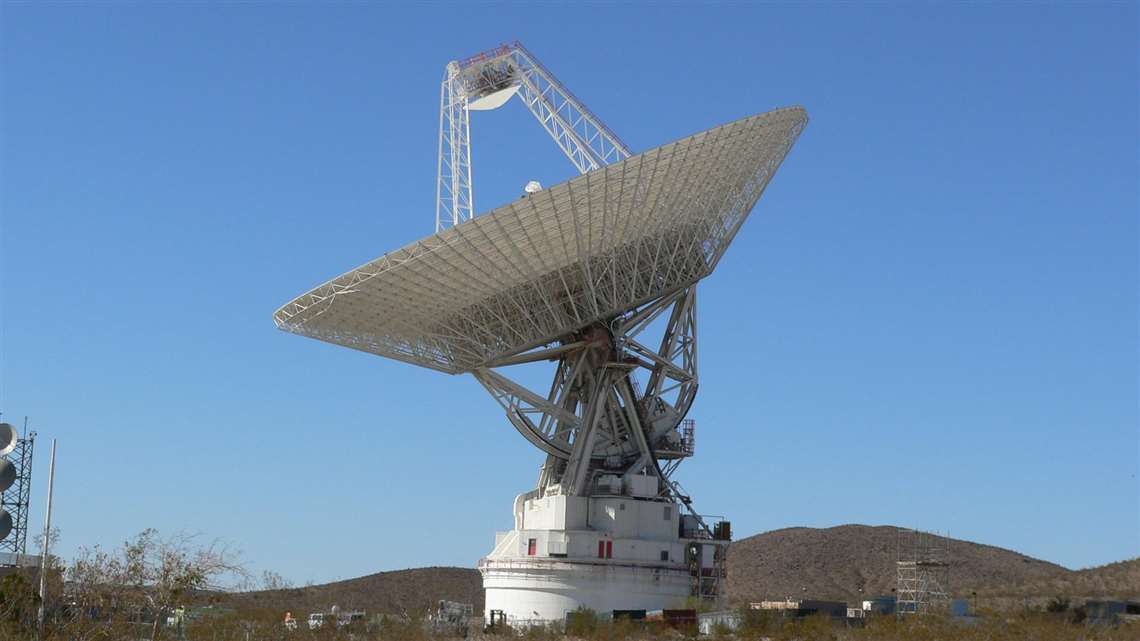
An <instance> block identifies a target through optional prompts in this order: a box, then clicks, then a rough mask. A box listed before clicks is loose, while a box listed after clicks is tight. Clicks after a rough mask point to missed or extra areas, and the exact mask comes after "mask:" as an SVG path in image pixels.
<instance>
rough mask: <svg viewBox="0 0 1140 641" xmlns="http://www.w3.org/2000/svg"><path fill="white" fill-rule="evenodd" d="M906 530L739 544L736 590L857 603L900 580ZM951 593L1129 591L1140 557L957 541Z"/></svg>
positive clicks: (736, 594)
mask: <svg viewBox="0 0 1140 641" xmlns="http://www.w3.org/2000/svg"><path fill="white" fill-rule="evenodd" d="M898 533H899V528H896V527H891V526H878V527H873V526H867V525H840V526H837V527H831V528H823V529H815V528H787V529H783V530H774V531H771V532H765V533H763V534H757V535H756V536H752V537H749V538H746V539H743V540H740V541H737V542H736V543H733V544H732V546H731V547H730V548H729V552H728V574H729V577H728V595H729V597H730V598H732V599H734V600H738V601H757V600H761V599H782V598H785V597H788V596H793V597H794V596H796V595H809V596H812V597H815V598H825V599H839V600H848V601H857V600H860V599H861V598H866V597H869V596H874V595H879V594H890V593H891V588H893V587H894V586H895V561H896V560H897V558H898V557H897V550H898ZM949 543H950V545H949V550H950V581H949V583H950V591H951V592H952V593H953V594H954V595H956V596H962V597H967V596H971V595H972V594H973V593H977V595H978V596H981V597H990V598H995V597H1003V598H1022V597H1052V596H1058V595H1065V596H1070V597H1096V596H1116V597H1126V596H1129V595H1131V594H1135V593H1136V591H1137V590H1138V589H1140V587H1138V586H1140V581H1138V580H1137V575H1138V573H1140V562H1138V561H1135V560H1134V561H1124V562H1120V563H1114V564H1112V565H1108V566H1104V567H1101V568H1093V569H1089V570H1079V571H1074V570H1069V569H1067V568H1064V567H1061V566H1059V565H1056V564H1054V563H1049V562H1048V561H1042V560H1040V559H1035V558H1033V557H1029V556H1026V555H1024V554H1020V553H1018V552H1014V551H1012V550H1006V549H1003V548H999V547H994V546H992V545H983V544H980V543H973V542H971V541H962V540H957V539H950V541H949Z"/></svg>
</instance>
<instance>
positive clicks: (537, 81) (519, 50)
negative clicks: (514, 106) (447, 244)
mask: <svg viewBox="0 0 1140 641" xmlns="http://www.w3.org/2000/svg"><path fill="white" fill-rule="evenodd" d="M512 91H516V92H517V93H516V95H518V97H519V99H520V100H522V102H523V104H524V105H526V108H527V109H528V110H530V112H531V113H532V114H533V115H534V117H535V118H536V119H537V120H538V122H539V124H540V125H542V128H543V129H545V130H546V132H547V133H548V134H550V137H551V138H553V139H554V142H555V143H556V144H557V145H558V148H559V149H561V150H562V153H564V154H566V157H567V158H569V159H570V162H571V163H573V164H574V167H575V168H577V169H578V171H579V172H581V173H586V172H588V171H592V170H594V169H599V168H601V167H604V166H606V165H609V164H613V163H615V162H618V161H620V160H625V159H626V158H628V157H629V156H630V155H631V153H632V152H630V150H629V147H628V146H626V144H625V143H624V142H622V141H621V139H620V138H618V136H617V134H615V133H614V132H613V131H612V130H611V129H610V128H609V127H607V126H606V125H605V123H603V122H602V121H601V119H600V118H598V117H597V116H596V115H595V114H594V113H593V112H592V111H590V110H589V109H588V108H587V107H586V105H585V104H583V103H582V101H581V100H579V99H578V98H577V96H575V95H574V94H573V93H571V92H570V90H569V89H567V88H566V86H565V85H563V84H562V83H561V82H559V81H558V79H557V78H555V77H554V74H552V73H550V70H549V69H547V68H546V67H545V66H543V64H542V63H541V62H539V61H538V58H536V57H535V56H534V54H532V53H531V52H530V51H529V50H527V48H526V47H524V46H523V45H522V43H519V42H515V43H512V44H510V45H505V46H502V47H498V48H495V49H491V50H490V51H486V52H483V53H481V54H478V55H475V56H472V57H470V58H467V59H465V60H462V61H453V62H451V63H449V64H448V65H447V71H446V73H445V75H444V79H443V83H442V85H441V87H440V106H439V160H438V167H437V177H438V178H437V180H436V207H435V231H436V233H438V232H440V231H443V230H444V229H447V228H448V227H453V226H455V225H458V224H460V223H462V222H463V221H466V220H470V219H471V218H472V217H474V215H475V198H474V187H473V184H472V178H471V110H472V109H494V108H497V107H499V106H501V104H502V102H500V101H498V100H493V99H492V104H491V105H490V106H481V105H478V104H476V105H475V106H474V107H473V106H472V105H473V103H477V102H479V100H480V99H481V98H487V97H488V96H493V95H496V94H498V95H502V96H506V98H504V99H503V101H505V100H509V98H510V93H511V92H512Z"/></svg>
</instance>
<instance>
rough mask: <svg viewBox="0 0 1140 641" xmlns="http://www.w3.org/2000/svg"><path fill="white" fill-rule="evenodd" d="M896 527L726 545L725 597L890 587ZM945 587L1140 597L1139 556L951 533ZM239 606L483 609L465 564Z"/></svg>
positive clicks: (833, 595) (855, 594)
mask: <svg viewBox="0 0 1140 641" xmlns="http://www.w3.org/2000/svg"><path fill="white" fill-rule="evenodd" d="M898 532H899V528H896V527H890V526H878V527H873V526H867V525H841V526H837V527H831V528H823V529H816V528H803V527H797V528H786V529H783V530H774V531H771V532H765V533H763V534H757V535H756V536H751V537H748V538H746V539H742V540H740V541H737V542H735V543H733V544H732V546H731V547H730V548H729V552H728V584H727V590H728V597H729V599H730V600H732V601H736V602H747V601H759V600H763V599H782V598H785V597H788V596H792V597H797V596H804V595H806V596H809V597H812V598H821V599H838V600H844V601H851V602H854V601H859V600H862V599H863V598H869V597H871V596H875V595H879V594H890V593H891V588H893V587H894V585H895V560H896V558H897V545H898ZM950 556H951V568H950V591H951V592H952V593H953V594H954V595H955V596H962V597H969V596H973V595H972V593H974V592H976V593H977V597H978V599H979V600H980V605H982V606H985V607H1010V606H1014V605H1020V604H1022V603H1023V602H1024V599H1025V598H1026V597H1029V598H1031V599H1032V600H1033V602H1035V603H1038V604H1040V603H1042V602H1043V601H1044V600H1046V599H1049V598H1052V597H1056V596H1064V597H1069V598H1071V599H1074V600H1080V599H1084V598H1094V597H1105V596H1111V597H1116V598H1140V559H1133V560H1131V561H1121V562H1119V563H1113V564H1110V565H1106V566H1101V567H1098V568H1090V569H1087V570H1076V571H1074V570H1069V569H1066V568H1063V567H1061V566H1059V565H1056V564H1053V563H1049V562H1047V561H1042V560H1040V559H1034V558H1032V557H1028V556H1025V555H1024V554H1020V553H1018V552H1014V551H1012V550H1006V549H1002V548H999V547H994V546H991V545H982V544H980V543H973V542H970V541H961V540H956V539H951V540H950ZM232 598H233V604H234V605H236V606H238V607H253V608H270V609H276V610H292V611H294V612H295V613H298V612H299V613H308V612H320V611H325V610H327V609H328V608H329V607H330V606H331V605H333V604H336V605H339V606H340V607H341V608H342V609H346V610H348V609H354V608H361V609H365V610H367V611H368V612H372V613H376V612H385V613H405V612H407V613H412V612H419V613H423V612H425V611H427V610H428V609H429V608H431V607H433V606H434V604H435V602H436V601H438V600H440V599H448V600H451V601H461V602H464V603H472V604H474V605H475V610H476V612H478V611H481V610H482V608H483V587H482V580H481V578H480V576H479V572H478V571H476V570H474V569H470V568H454V567H449V568H440V567H433V568H416V569H410V570H399V571H395V572H381V573H378V574H371V575H368V576H363V577H360V578H356V579H349V580H347V581H337V582H335V583H327V584H324V585H314V586H307V587H303V588H291V589H286V590H271V591H261V592H246V593H240V594H235V595H232Z"/></svg>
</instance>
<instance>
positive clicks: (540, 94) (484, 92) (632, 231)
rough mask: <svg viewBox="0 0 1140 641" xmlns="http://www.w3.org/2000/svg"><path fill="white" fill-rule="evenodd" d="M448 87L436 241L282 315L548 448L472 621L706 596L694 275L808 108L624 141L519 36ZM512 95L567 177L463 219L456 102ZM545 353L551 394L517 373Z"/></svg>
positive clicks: (478, 106) (490, 567)
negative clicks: (694, 490) (402, 365)
mask: <svg viewBox="0 0 1140 641" xmlns="http://www.w3.org/2000/svg"><path fill="white" fill-rule="evenodd" d="M441 94H442V98H441V109H440V143H439V149H440V160H439V171H438V183H437V210H436V229H437V233H436V234H434V235H432V236H429V237H427V238H425V239H423V240H420V241H417V242H415V243H412V244H411V245H408V246H406V247H404V248H402V249H399V250H397V251H394V252H392V253H389V254H386V255H384V256H383V257H381V258H379V259H377V260H375V261H372V262H370V263H368V264H366V265H363V266H361V267H359V268H357V269H355V270H352V271H350V272H348V273H346V274H344V275H343V276H340V277H338V278H335V279H333V280H331V281H329V282H328V283H326V284H324V285H321V286H319V287H317V288H315V289H313V290H312V291H310V292H308V293H307V294H304V295H302V296H300V297H298V298H297V299H295V300H294V301H292V302H290V303H288V304H286V305H285V306H283V307H282V308H281V309H279V310H278V311H277V313H276V315H275V321H276V323H277V325H278V327H279V328H281V329H284V330H286V331H290V332H294V333H297V334H301V335H305V336H310V337H313V338H317V339H320V340H324V341H328V342H332V343H336V344H339V345H343V346H346V347H351V348H353V349H358V350H362V351H366V352H370V353H374V354H377V355H381V356H386V357H389V358H394V359H397V360H401V361H405V362H409V363H413V364H416V365H419V366H423V367H428V368H431V369H436V370H439V371H443V372H447V373H451V374H461V373H471V374H472V375H473V376H474V377H475V378H476V379H477V380H478V381H479V382H480V383H481V384H482V385H483V386H484V387H485V388H486V389H487V391H488V392H489V393H490V394H491V395H492V397H494V399H495V400H496V401H497V402H498V403H499V404H500V405H501V407H502V408H503V410H504V412H505V414H506V417H507V421H508V422H509V423H510V424H511V425H512V426H513V427H514V428H515V429H516V430H517V431H518V432H519V433H520V434H521V435H522V436H523V437H524V438H526V439H527V440H528V441H529V442H530V443H532V444H533V445H534V446H535V447H536V448H538V449H539V450H540V451H541V452H542V453H543V455H544V463H543V465H542V467H541V471H540V474H539V478H538V482H537V486H536V487H535V489H533V490H531V491H529V492H525V493H523V494H520V495H519V496H518V497H517V498H516V499H515V502H514V528H513V529H512V530H510V531H508V532H502V533H499V534H498V535H497V536H496V544H495V548H494V550H493V551H492V552H491V553H490V554H489V555H488V556H487V557H486V558H484V559H483V560H481V561H480V564H479V568H480V570H481V572H482V574H483V578H484V587H485V588H486V591H487V594H486V603H487V606H486V607H487V612H486V616H488V617H490V616H491V613H492V611H497V612H496V613H497V614H500V613H501V614H502V615H505V617H506V619H507V620H508V621H510V622H512V623H515V624H519V623H525V622H528V621H549V620H557V619H562V618H563V617H564V616H565V615H566V613H567V612H571V611H574V610H576V609H578V608H579V607H587V608H590V609H593V610H597V611H610V610H638V609H658V608H666V607H673V606H676V605H679V604H680V603H681V602H683V601H684V600H685V599H686V598H688V597H691V596H696V597H701V598H716V597H717V596H718V594H719V591H720V585H721V579H722V578H723V574H724V553H725V548H726V546H727V544H728V541H729V538H730V532H729V529H730V528H729V526H728V523H727V522H721V523H718V524H714V525H710V524H709V523H706V520H705V519H704V518H702V517H701V516H700V514H698V513H697V512H696V511H695V509H694V508H693V505H692V502H691V500H690V499H689V497H688V496H687V495H686V493H685V492H684V491H683V489H682V488H681V487H680V485H679V484H678V483H677V482H676V481H675V480H674V479H673V478H672V477H673V473H674V472H675V471H676V469H677V466H678V465H679V464H680V462H681V461H683V460H684V459H685V458H687V457H689V456H691V455H692V454H693V452H694V448H693V441H694V423H693V422H692V421H691V420H689V419H686V415H687V414H688V412H689V409H690V407H691V406H692V403H693V400H694V398H695V395H696V391H697V387H698V384H699V378H698V370H697V291H696V290H697V283H698V281H700V280H701V279H702V278H704V277H705V276H707V275H709V274H710V273H712V271H713V269H714V268H715V267H716V264H717V262H718V261H719V260H720V258H721V256H722V255H723V254H724V252H725V250H726V249H727V248H728V245H729V243H730V242H731V241H732V238H733V237H734V236H735V234H736V232H737V231H738V230H739V229H740V226H741V225H742V224H743V222H744V220H745V218H746V217H747V216H748V214H749V212H750V211H751V210H752V208H753V206H754V205H755V204H756V202H757V200H758V199H759V198H760V196H761V194H762V193H763V191H764V188H765V187H766V186H767V184H768V181H769V180H770V179H771V178H772V176H773V175H774V173H775V171H776V169H777V168H778V167H779V165H780V163H781V162H782V161H783V159H784V157H785V156H786V154H787V153H788V151H789V150H790V148H791V146H792V144H793V143H794V142H795V140H796V138H797V137H798V136H799V134H800V132H801V131H802V129H803V127H804V126H805V125H806V123H807V115H806V113H805V112H804V110H803V109H801V108H798V107H792V108H787V109H779V110H776V111H771V112H768V113H764V114H759V115H756V116H751V117H748V118H744V119H741V120H738V121H736V122H732V123H729V124H727V125H724V126H721V127H717V128H715V129H711V130H708V131H705V132H702V133H699V134H696V135H693V136H690V137H688V138H685V139H682V140H679V141H677V142H674V143H670V144H668V145H665V146H662V147H658V148H655V149H652V150H649V151H647V152H644V153H641V154H637V155H633V154H631V152H630V151H629V149H628V148H627V147H626V145H625V144H624V143H623V142H621V140H620V139H619V138H618V137H617V136H616V135H615V134H613V132H612V131H611V130H610V129H609V128H608V127H606V126H605V124H603V123H602V122H601V120H600V119H598V118H597V116H596V115H594V114H593V113H592V112H590V111H589V110H588V109H587V108H586V107H585V105H584V104H583V103H582V102H581V101H580V100H578V99H577V98H576V97H574V95H573V94H571V93H570V92H569V91H568V90H567V89H566V88H565V87H563V86H562V85H561V84H560V83H559V82H558V81H557V79H555V78H554V76H553V75H552V74H551V73H550V72H549V71H548V70H547V69H546V68H545V67H543V66H542V65H541V64H540V63H539V62H538V61H537V59H536V58H535V57H534V56H533V54H531V53H530V52H529V51H527V50H526V49H525V48H524V47H522V45H520V44H518V43H515V44H512V45H506V46H503V47H499V48H496V49H492V50H490V51H488V52H485V53H482V54H479V55H477V56H473V57H471V58H468V59H466V60H462V61H456V62H452V63H450V64H448V65H447V71H446V75H445V78H444V81H443V85H442V90H441ZM516 96H517V97H518V98H519V99H520V100H522V101H523V103H524V104H525V105H526V106H527V108H528V109H529V110H530V112H531V113H532V114H533V115H534V116H535V117H536V118H537V119H538V121H539V122H540V124H541V125H542V126H543V127H544V128H545V129H546V131H547V132H548V133H549V134H550V135H551V137H552V138H553V139H554V141H555V142H556V143H557V144H558V146H559V148H560V149H561V150H562V151H563V152H564V153H565V155H566V156H567V158H569V159H570V161H571V162H572V164H573V165H574V167H575V168H576V169H577V170H578V171H579V172H580V174H581V175H579V176H577V177H575V178H573V179H571V180H569V181H567V182H564V183H561V184H559V185H555V186H553V187H550V188H548V189H541V190H539V191H537V192H534V193H528V194H527V195H525V196H523V197H522V198H520V199H518V200H516V201H514V202H511V203H508V204H506V205H503V206H501V207H498V208H496V209H494V210H492V211H490V212H488V213H486V214H484V215H481V216H478V217H473V216H472V213H473V212H474V205H473V198H472V181H471V178H472V173H471V164H470V144H471V143H470V127H471V124H470V113H471V112H472V111H479V110H485V109H494V108H497V107H500V106H502V105H503V104H505V103H506V102H507V101H508V100H510V98H512V97H516ZM537 367H545V368H547V370H548V375H549V378H548V379H547V380H549V381H550V383H549V385H548V386H544V387H542V388H539V389H535V388H533V387H531V386H528V385H526V384H523V383H522V382H520V380H523V377H520V376H518V375H516V374H515V373H514V372H515V371H516V370H528V373H533V368H537ZM525 378H526V380H533V376H527V377H525Z"/></svg>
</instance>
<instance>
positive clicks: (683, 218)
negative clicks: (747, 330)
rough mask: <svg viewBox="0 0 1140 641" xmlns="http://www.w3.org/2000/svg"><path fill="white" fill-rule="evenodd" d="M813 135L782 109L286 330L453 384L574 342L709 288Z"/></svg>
mask: <svg viewBox="0 0 1140 641" xmlns="http://www.w3.org/2000/svg"><path fill="white" fill-rule="evenodd" d="M507 97H508V98H509V96H507ZM806 124H807V113H806V112H805V111H804V110H803V109H802V108H799V107H792V108H787V109H778V110H775V111H770V112H767V113H763V114H759V115H755V116H751V117H748V118H744V119H742V120H737V121H735V122H732V123H729V124H727V125H723V126H721V127H717V128H715V129H710V130H708V131H705V132H702V133H699V134H696V135H693V136H690V137H688V138H684V139H682V140H678V141H677V142H674V143H670V144H667V145H664V146H661V147H658V148H656V149H652V150H649V151H647V152H645V153H641V154H638V155H635V156H630V157H629V158H626V159H624V160H621V161H618V162H616V163H614V164H611V165H607V166H605V167H601V168H599V169H596V170H593V171H590V172H588V173H585V174H583V175H581V176H578V177H576V178H574V179H572V180H569V181H567V182H564V183H561V184H559V185H555V186H553V187H550V188H547V189H544V190H541V191H539V192H537V193H534V194H529V195H527V196H524V197H522V198H520V199H519V200H516V201H514V202H512V203H509V204H507V205H504V206H502V207H499V208H497V209H495V210H493V211H491V212H489V213H487V214H484V215H482V216H478V217H475V218H472V219H470V220H466V221H463V222H461V223H460V224H458V225H455V226H453V227H450V228H448V229H445V230H443V231H441V232H439V233H437V234H435V235H432V236H429V237H427V238H424V239H423V240H420V241H417V242H415V243H412V244H411V245H408V246H406V247H404V248H402V249H399V250H397V251H394V252H392V253H389V254H385V255H384V256H382V257H380V258H378V259H377V260H374V261H372V262H370V263H368V264H366V265H363V266H361V267H358V268H356V269H354V270H352V271H350V272H348V273H347V274H344V275H343V276H339V277H337V278H335V279H333V280H331V281H329V282H327V283H325V284H323V285H321V286H319V287H317V288H316V289H313V290H312V291H310V292H308V293H306V294H304V295H302V296H300V297H298V298H297V299H295V300H293V301H292V302H290V303H288V304H286V305H284V306H283V307H281V308H280V309H279V310H277V312H276V314H275V315H274V320H275V322H276V323H277V326H278V327H279V328H281V329H283V330H286V331H289V332H293V333H296V334H301V335H304V336H309V337H312V338H316V339H319V340H322V341H327V342H330V343H336V344H338V345H343V346H346V347H351V348H353V349H358V350H361V351H365V352H370V353H373V354H378V355H380V356H386V357H389V358H394V359H398V360H401V361H406V362H409V363H413V364H415V365H421V366H423V367H429V368H432V369H436V370H440V371H443V372H448V373H451V374H459V373H464V372H469V371H473V370H476V369H480V368H487V367H495V366H497V365H501V364H507V363H510V362H512V359H515V360H517V359H518V358H520V356H519V355H520V354H522V353H523V352H527V351H528V350H532V349H535V348H537V347H541V346H544V345H550V344H552V343H556V342H562V343H566V342H567V341H568V339H567V337H568V336H569V335H570V334H571V333H572V332H574V331H575V330H579V329H580V328H583V327H587V326H590V325H591V324H594V323H597V322H609V321H610V320H611V319H613V318H615V317H616V316H618V315H621V314H625V313H627V312H630V311H631V310H635V309H636V308H637V307H638V306H639V305H642V304H644V303H646V302H648V301H652V300H655V299H660V298H662V297H663V296H667V295H668V294H670V293H671V292H676V291H680V290H682V289H684V288H686V287H688V286H690V285H692V284H694V283H696V282H697V281H698V280H700V279H701V278H704V277H705V276H707V275H709V274H710V273H711V272H712V271H713V269H715V267H716V265H717V262H718V261H719V260H720V257H721V256H722V255H723V254H724V251H725V250H726V249H727V248H728V245H729V243H730V242H731V241H732V238H733V237H734V236H735V235H736V232H737V230H739V229H740V226H741V224H742V223H743V222H744V220H745V218H747V216H748V214H749V212H750V211H751V210H752V208H753V206H754V205H755V204H756V202H757V200H758V199H759V198H760V196H761V194H762V193H763V192H764V189H765V187H766V186H767V185H768V181H769V180H771V178H772V176H773V174H775V172H776V169H777V168H778V167H779V166H780V163H781V162H782V161H783V159H784V157H785V155H787V153H788V150H789V149H790V148H791V146H792V144H793V143H794V142H795V140H796V138H797V137H798V136H799V134H800V132H801V131H802V130H803V128H804V126H805V125H806Z"/></svg>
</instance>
